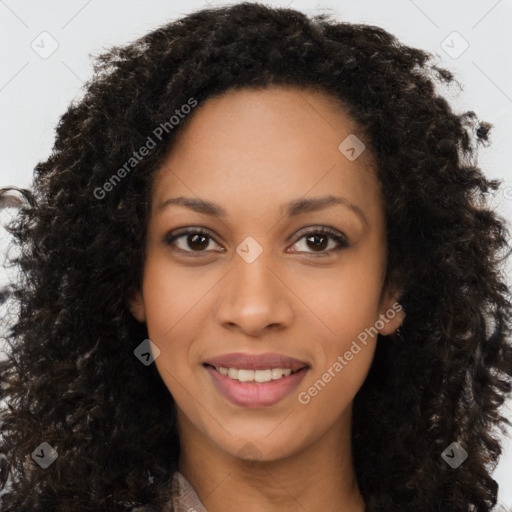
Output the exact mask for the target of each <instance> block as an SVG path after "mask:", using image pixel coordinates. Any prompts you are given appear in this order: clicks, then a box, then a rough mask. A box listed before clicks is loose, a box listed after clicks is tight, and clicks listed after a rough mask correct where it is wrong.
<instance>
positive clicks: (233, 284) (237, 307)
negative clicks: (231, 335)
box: [216, 251, 294, 337]
mask: <svg viewBox="0 0 512 512" xmlns="http://www.w3.org/2000/svg"><path fill="white" fill-rule="evenodd" d="M264 254H265V251H263V253H262V254H261V255H260V256H259V257H258V258H257V259H256V260H255V261H253V262H251V263H248V262H247V261H245V260H244V259H243V258H241V257H238V256H236V257H235V261H234V263H233V268H232V269H231V271H230V272H229V273H228V275H227V276H226V278H225V279H224V280H223V285H222V286H221V287H220V289H219V292H218V297H217V298H218V300H217V301H216V303H217V305H218V306H217V310H216V315H217V321H218V322H219V323H220V324H221V325H222V326H223V327H224V328H227V329H230V330H239V331H241V332H243V333H244V334H245V335H247V336H253V337H256V336H261V335H262V334H264V333H265V332H267V331H270V330H281V329H286V328H288V327H290V325H291V324H292V321H293V317H294V308H293V296H294V295H293V293H292V291H291V290H290V288H289V285H288V286H287V284H286V276H285V275H284V272H283V269H281V270H279V268H278V267H277V266H276V265H271V262H270V259H269V258H266V257H265V256H264Z"/></svg>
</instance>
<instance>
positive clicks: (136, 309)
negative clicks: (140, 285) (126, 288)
mask: <svg viewBox="0 0 512 512" xmlns="http://www.w3.org/2000/svg"><path fill="white" fill-rule="evenodd" d="M128 307H129V309H130V311H131V313H132V315H133V316H134V318H135V319H136V320H138V321H139V322H145V321H146V312H145V309H144V299H143V297H142V292H141V291H140V290H137V291H135V292H133V293H132V296H131V298H130V299H129V301H128Z"/></svg>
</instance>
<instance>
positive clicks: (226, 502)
mask: <svg viewBox="0 0 512 512" xmlns="http://www.w3.org/2000/svg"><path fill="white" fill-rule="evenodd" d="M347 414H348V415H350V414H351V411H348V413H347ZM181 419H182V421H181V422H179V423H180V424H181V426H182V428H180V443H181V446H182V449H181V454H180V460H179V471H180V473H181V474H182V475H183V476H184V477H185V478H186V479H187V480H188V481H189V482H190V483H191V485H192V486H193V487H194V489H195V491H196V493H197V495H198V497H199V499H200V500H201V502H202V503H203V505H204V507H205V508H206V509H207V510H208V512H239V511H240V510H244V511H246V512H256V511H257V512H277V511H282V510H322V512H338V511H339V510H344V511H346V512H364V510H365V506H364V501H363V498H362V496H361V493H360V491H359V487H358V485H357V480H356V476H355V471H354V468H353V463H352V453H351V437H350V422H347V421H346V420H347V418H345V421H340V422H339V423H338V424H336V425H334V426H333V428H332V429H331V430H330V431H328V432H327V433H325V434H324V435H323V436H322V437H321V438H320V439H318V440H317V441H316V442H315V443H314V444H313V445H311V446H309V447H307V448H305V449H303V450H302V451H301V452H299V453H294V454H292V455H290V456H288V457H286V458H282V459H279V460H264V461H263V460H261V461H244V460H242V459H240V458H238V457H236V456H233V455H231V454H229V453H227V452H226V451H224V450H221V449H220V448H219V446H218V445H216V444H214V443H212V442H211V440H209V439H207V438H206V437H205V436H203V435H194V434H192V435H191V433H192V432H193V431H194V430H195V428H194V426H193V425H192V424H191V423H190V422H188V421H187V420H186V419H185V418H183V415H182V418H181ZM185 422H186V425H185ZM343 425H344V427H343V428H340V427H341V426H343ZM347 425H348V427H347ZM196 433H197V431H196ZM192 441H193V442H192Z"/></svg>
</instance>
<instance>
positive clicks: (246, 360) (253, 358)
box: [204, 352, 309, 371]
mask: <svg viewBox="0 0 512 512" xmlns="http://www.w3.org/2000/svg"><path fill="white" fill-rule="evenodd" d="M204 364H206V365H211V366H215V367H216V368H219V367H224V368H238V369H240V370H266V369H267V368H284V369H286V368H290V369H291V370H293V371H297V370H300V369H301V368H309V365H308V363H306V362H304V361H299V360H298V359H295V358H293V357H288V356H285V355H283V354H276V353H265V354H258V355H253V354H243V353H241V352H234V353H231V354H224V355H221V356H217V357H213V358H211V359H208V360H207V361H204Z"/></svg>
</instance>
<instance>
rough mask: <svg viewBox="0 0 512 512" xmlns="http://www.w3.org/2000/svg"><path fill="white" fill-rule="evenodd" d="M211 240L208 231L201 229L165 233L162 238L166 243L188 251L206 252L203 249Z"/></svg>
mask: <svg viewBox="0 0 512 512" xmlns="http://www.w3.org/2000/svg"><path fill="white" fill-rule="evenodd" d="M211 241H213V238H212V236H211V235H210V233H209V232H207V231H204V230H202V229H187V230H184V231H180V232H178V233H174V234H167V235H166V237H165V240H164V242H165V244H166V245H169V246H172V247H175V248H176V249H178V250H180V251H182V252H189V253H194V252H196V253H201V252H206V251H205V249H206V248H207V247H208V245H209V244H210V242H211ZM177 242H179V243H177Z"/></svg>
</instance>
